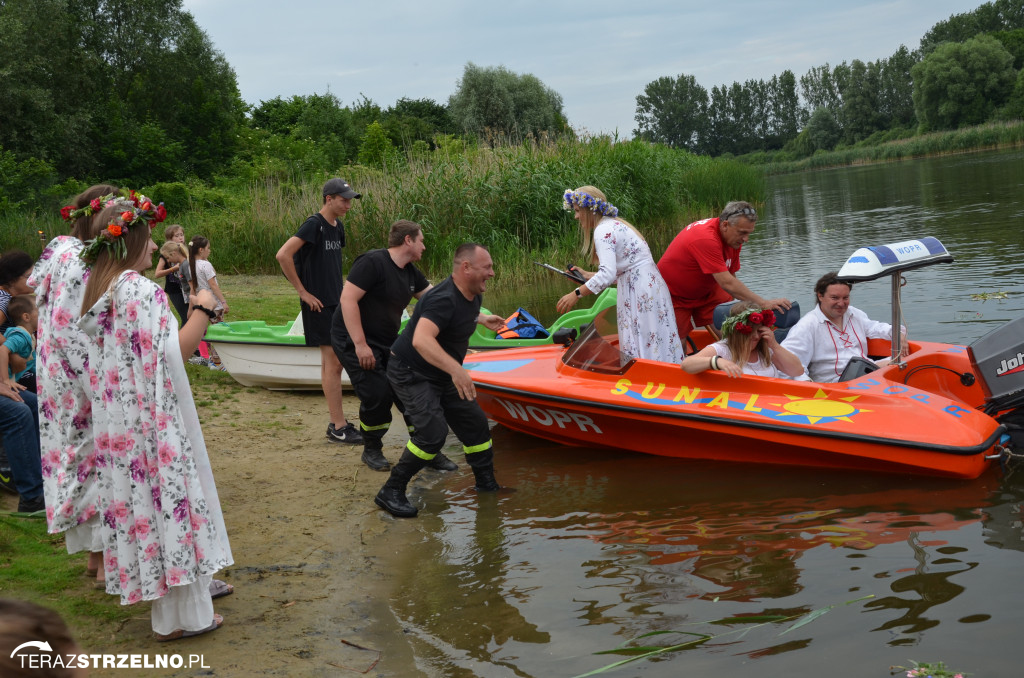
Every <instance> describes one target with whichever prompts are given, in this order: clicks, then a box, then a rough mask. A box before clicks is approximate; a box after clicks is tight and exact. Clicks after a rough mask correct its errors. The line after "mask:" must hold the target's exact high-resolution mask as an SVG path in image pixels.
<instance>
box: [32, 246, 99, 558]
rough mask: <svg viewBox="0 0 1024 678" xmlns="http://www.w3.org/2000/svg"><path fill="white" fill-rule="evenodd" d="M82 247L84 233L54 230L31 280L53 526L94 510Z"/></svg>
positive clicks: (65, 525)
mask: <svg viewBox="0 0 1024 678" xmlns="http://www.w3.org/2000/svg"><path fill="white" fill-rule="evenodd" d="M81 251H82V242H81V241H80V240H79V239H78V238H75V237H72V236H66V235H65V236H58V237H57V238H54V239H53V240H52V241H51V242H50V244H49V245H47V246H46V249H45V250H43V253H42V255H40V257H39V260H38V261H37V262H36V265H35V268H33V270H32V275H31V276H30V277H29V281H28V282H29V285H31V286H32V287H34V288H35V290H36V304H37V305H38V307H39V327H38V329H37V332H36V334H37V339H36V380H37V388H38V396H39V443H40V453H41V458H42V466H43V490H44V494H45V496H46V522H47V528H48V529H49V531H50V533H51V534H57V533H59V532H65V531H67V530H69V529H71V528H74V527H77V526H78V525H81V524H82V523H84V522H86V521H87V520H89V519H90V518H91V517H93V516H95V515H96V501H97V500H96V495H97V492H98V489H97V486H96V483H95V479H96V455H95V452H94V450H93V445H92V440H93V438H92V403H91V402H90V399H89V392H88V387H89V376H88V368H89V338H88V337H86V336H85V334H84V333H83V332H82V330H80V329H79V327H78V323H77V320H78V317H79V316H80V315H81V312H82V311H81V309H82V297H83V294H84V292H85V283H86V282H87V281H88V280H89V269H88V267H87V266H86V265H85V262H83V261H82V260H81V259H80V258H79V256H78V255H79V253H80V252H81ZM69 543H70V542H69Z"/></svg>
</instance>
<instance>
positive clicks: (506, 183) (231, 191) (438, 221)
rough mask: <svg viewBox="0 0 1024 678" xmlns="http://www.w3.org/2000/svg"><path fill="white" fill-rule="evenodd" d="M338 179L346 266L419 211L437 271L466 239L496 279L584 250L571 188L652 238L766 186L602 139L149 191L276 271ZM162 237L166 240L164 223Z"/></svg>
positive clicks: (234, 254) (199, 231)
mask: <svg viewBox="0 0 1024 678" xmlns="http://www.w3.org/2000/svg"><path fill="white" fill-rule="evenodd" d="M334 175H340V176H343V177H345V178H346V179H348V180H349V181H350V182H351V183H352V185H353V186H354V187H355V188H356V190H358V191H359V192H361V193H362V194H363V197H362V199H361V200H359V201H356V203H355V205H354V206H353V208H352V210H351V211H350V212H349V214H348V216H347V217H346V219H345V227H346V232H347V234H348V241H347V245H346V249H345V258H346V268H347V265H348V263H350V262H351V260H352V259H353V258H354V257H355V256H356V255H358V254H359V253H361V252H364V251H366V250H369V249H373V248H378V247H384V246H385V245H386V241H387V232H388V228H389V227H390V225H391V223H392V222H394V221H395V220H397V219H412V220H413V221H417V222H419V223H420V224H422V225H423V227H424V234H425V237H426V242H427V251H426V252H425V254H424V260H423V262H422V266H423V268H424V270H426V271H427V272H428V273H430V274H432V275H434V276H439V275H444V274H445V273H446V272H447V271H448V270H450V266H451V256H452V253H453V252H454V250H455V247H456V246H457V245H458V244H460V243H463V242H469V241H472V242H479V243H481V244H483V245H486V246H487V247H488V248H489V249H490V250H491V253H492V256H493V257H494V259H495V262H496V269H497V271H498V275H499V276H506V275H511V276H512V277H515V278H523V279H529V278H531V277H533V276H535V275H537V274H538V272H539V271H540V269H539V268H537V267H534V266H532V265H531V263H530V262H532V261H533V260H534V259H546V258H551V259H552V260H553V261H562V260H563V259H565V260H566V261H568V260H570V259H571V258H572V257H574V256H577V257H578V255H577V254H576V253H577V252H578V249H579V235H578V233H577V229H576V225H575V221H573V219H572V215H571V214H570V213H568V212H565V211H563V210H562V193H563V192H564V191H565V189H567V188H575V187H577V186H581V185H585V184H591V185H595V186H598V187H599V188H601V189H602V190H603V191H604V192H605V193H606V194H607V195H608V198H609V200H611V202H613V203H614V204H615V205H617V206H618V207H619V210H620V213H621V214H622V216H623V217H624V218H626V219H628V220H629V221H631V222H632V223H633V224H635V225H636V226H637V227H638V228H640V230H641V231H642V232H644V233H645V235H647V236H648V238H649V239H651V240H652V245H653V243H654V242H661V241H664V240H666V239H667V238H670V237H671V236H672V235H674V234H675V232H676V231H678V229H679V228H680V227H681V226H684V225H685V224H687V223H689V221H692V220H693V219H695V218H701V217H706V216H711V215H713V214H715V213H716V212H717V211H718V210H720V209H721V208H722V207H723V206H724V205H725V203H726V202H728V201H730V200H736V199H743V200H749V201H751V202H755V203H758V202H763V200H764V192H765V184H764V178H763V175H762V173H761V170H760V169H757V168H752V167H750V166H748V165H744V164H742V163H739V162H736V161H733V160H713V159H710V158H706V157H698V156H694V155H692V154H690V153H687V152H685V151H679V150H674V149H670V148H666V147H664V146H656V145H652V144H648V143H646V142H641V141H627V142H619V143H615V142H613V141H612V140H610V139H608V138H603V137H602V138H595V139H587V140H560V141H551V142H548V141H544V142H540V143H538V142H534V141H531V142H527V143H523V144H520V145H516V146H499V147H496V148H485V147H469V148H461V147H458V146H455V147H454V150H452V149H451V147H446V146H442V147H441V148H439V149H438V150H436V151H433V152H430V153H428V154H423V153H417V154H415V155H410V157H409V158H407V159H406V161H405V162H403V163H400V164H399V166H394V165H393V164H392V165H389V166H388V167H386V168H384V169H378V168H372V167H366V166H362V165H355V166H349V167H344V168H341V169H339V170H337V171H336V172H331V173H326V172H325V173H322V174H319V175H314V176H308V177H305V178H302V179H294V180H291V181H289V180H285V179H281V178H280V175H279V174H277V175H272V174H269V173H268V174H267V175H266V176H265V177H264V178H261V179H256V180H249V181H246V182H242V181H240V180H237V179H236V180H234V181H231V180H228V181H225V182H223V183H222V185H221V186H220V187H209V186H205V185H199V184H182V183H175V184H159V185H155V186H152V187H143V191H144V192H145V193H146V194H147V195H149V196H150V197H152V198H153V199H155V200H164V201H165V202H167V203H168V204H167V208H168V212H169V217H168V220H169V223H180V224H182V225H183V226H184V227H185V233H186V235H187V236H189V237H191V236H193V235H204V236H206V237H207V238H209V239H210V241H211V244H212V255H211V260H212V261H213V263H214V265H215V266H216V267H217V269H218V271H223V272H225V273H228V272H234V273H269V272H274V271H276V270H278V269H277V262H276V260H275V258H274V254H275V253H276V252H277V250H278V248H279V247H280V246H281V244H282V243H283V242H284V241H285V240H287V239H288V238H289V237H290V236H291V235H293V234H294V233H295V231H296V229H297V228H298V226H299V224H301V223H302V221H303V220H304V219H305V218H306V217H307V216H309V215H310V214H312V213H314V212H316V211H317V210H318V209H319V208H320V205H321V203H322V199H321V196H320V188H321V186H322V184H323V182H324V181H325V180H326V179H327V178H328V177H329V176H334ZM165 195H166V196H167V197H164V196H165ZM26 216H28V215H26ZM25 222H26V226H25V228H22V229H20V230H19V231H18V232H11V233H8V232H4V233H3V234H2V235H0V246H3V247H4V248H8V247H13V246H19V247H22V248H23V249H27V250H31V249H32V241H33V239H34V238H35V230H36V228H37V227H39V225H40V223H43V222H45V226H44V228H45V229H47V230H49V231H51V232H50V235H51V236H52V235H53V234H55V233H57V232H64V227H63V224H61V223H60V219H59V216H57V215H52V216H49V215H44V216H36V217H34V218H31V219H25ZM4 230H5V231H6V230H7V229H4ZM154 237H155V238H156V239H157V240H158V241H159V240H160V238H161V237H162V233H160V232H159V229H158V231H157V232H155V233H154ZM26 243H27V244H26ZM658 251H660V249H659V250H658ZM566 257H569V259H566ZM580 265H583V263H582V262H580Z"/></svg>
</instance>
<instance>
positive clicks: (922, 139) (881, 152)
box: [741, 120, 1024, 174]
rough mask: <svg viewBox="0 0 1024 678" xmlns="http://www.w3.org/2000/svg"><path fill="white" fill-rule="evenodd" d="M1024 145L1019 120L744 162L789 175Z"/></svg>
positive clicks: (1023, 129)
mask: <svg viewBox="0 0 1024 678" xmlns="http://www.w3.org/2000/svg"><path fill="white" fill-rule="evenodd" d="M1022 146H1024V121H1020V120H1016V121H1013V122H1006V123H989V124H985V125H979V126H977V127H969V128H965V129H959V130H950V131H946V132H933V133H930V134H921V135H915V136H910V137H906V138H902V139H894V140H891V141H884V142H882V143H877V142H875V143H873V142H872V140H871V139H868V140H865V141H864V142H861V143H860V144H857V145H855V146H851V147H849V148H842V149H838V150H835V151H818V152H817V153H815V154H814V155H812V156H810V157H808V158H804V159H802V160H789V159H787V157H788V154H786V153H784V152H779V153H775V154H765V153H759V154H755V155H751V156H746V157H744V158H741V159H742V160H744V161H745V162H750V163H751V164H753V165H755V166H758V167H761V168H763V169H764V171H765V173H767V174H785V173H791V172H803V171H806V170H814V169H826V168H830V167H845V166H849V165H860V164H866V163H874V162H893V161H898V160H906V159H909V158H922V157H927V156H938V155H947V154H951V153H964V152H967V151H989V150H997V149H1004V148H1020V147H1022Z"/></svg>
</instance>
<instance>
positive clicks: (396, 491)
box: [373, 448, 427, 518]
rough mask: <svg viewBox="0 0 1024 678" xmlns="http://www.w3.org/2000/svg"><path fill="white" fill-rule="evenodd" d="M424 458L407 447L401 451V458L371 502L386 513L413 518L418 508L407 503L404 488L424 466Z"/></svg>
mask: <svg viewBox="0 0 1024 678" xmlns="http://www.w3.org/2000/svg"><path fill="white" fill-rule="evenodd" d="M426 464H427V462H426V460H425V459H421V458H419V457H417V456H416V455H415V454H413V453H412V452H410V451H409V449H408V448H406V449H405V450H403V451H402V458H401V459H399V460H398V463H397V464H395V465H394V467H393V468H392V469H391V475H390V476H388V479H387V482H385V483H384V487H382V488H380V492H378V493H377V496H376V497H374V499H373V502H374V503H375V504H377V506H379V507H381V508H382V509H384V510H385V511H387V512H388V513H390V514H391V515H393V516H396V517H398V518H415V517H416V514H417V513H419V510H418V509H417V508H416V507H415V506H413V505H412V504H410V503H409V500H408V499H407V498H406V496H405V488H406V487H407V486H408V485H409V481H410V480H412V477H413V476H414V475H416V474H417V473H419V471H420V469H422V468H423V467H424V466H426Z"/></svg>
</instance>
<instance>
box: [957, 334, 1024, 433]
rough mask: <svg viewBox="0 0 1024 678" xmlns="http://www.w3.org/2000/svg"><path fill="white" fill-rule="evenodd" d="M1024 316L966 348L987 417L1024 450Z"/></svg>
mask: <svg viewBox="0 0 1024 678" xmlns="http://www.w3.org/2000/svg"><path fill="white" fill-rule="evenodd" d="M1022 337H1024V317H1022V318H1018V319H1017V320H1013V321H1011V322H1008V323H1006V324H1005V325H1003V326H1002V327H1000V328H998V329H995V330H993V331H992V332H989V333H988V334H986V335H985V336H983V337H981V338H980V339H978V340H976V341H975V342H974V343H973V344H971V345H970V346H968V347H967V355H968V356H969V357H970V360H971V367H973V368H974V371H975V373H976V374H977V375H978V377H979V378H980V379H981V387H982V389H983V390H984V392H985V407H984V410H985V412H986V413H987V414H989V415H991V416H994V417H996V419H997V420H998V421H999V423H1001V424H1004V425H1005V426H1006V428H1007V432H1008V433H1009V434H1010V441H1011V442H1010V444H1011V445H1012V446H1013V447H1014V448H1015V449H1016V450H1018V451H1024V341H1022V340H1021V338H1022Z"/></svg>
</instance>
